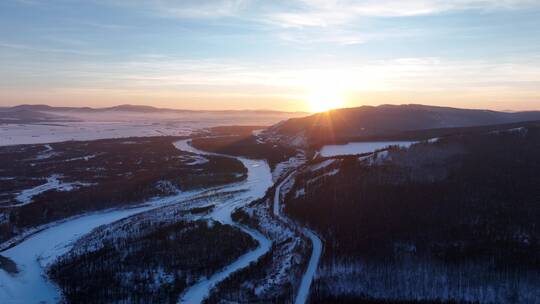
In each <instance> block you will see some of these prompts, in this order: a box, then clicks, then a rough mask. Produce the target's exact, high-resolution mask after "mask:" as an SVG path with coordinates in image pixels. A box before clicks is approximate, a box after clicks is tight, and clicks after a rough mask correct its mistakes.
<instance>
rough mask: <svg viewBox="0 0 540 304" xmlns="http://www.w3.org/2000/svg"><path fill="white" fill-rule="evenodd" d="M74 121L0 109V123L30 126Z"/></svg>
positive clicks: (41, 113)
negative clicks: (31, 124) (32, 124)
mask: <svg viewBox="0 0 540 304" xmlns="http://www.w3.org/2000/svg"><path fill="white" fill-rule="evenodd" d="M73 120H74V119H72V118H69V117H65V116H61V115H55V114H51V113H46V112H41V111H35V110H30V109H27V108H24V107H22V108H20V107H13V108H0V123H14V124H30V123H40V122H65V121H73Z"/></svg>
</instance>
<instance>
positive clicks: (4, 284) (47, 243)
mask: <svg viewBox="0 0 540 304" xmlns="http://www.w3.org/2000/svg"><path fill="white" fill-rule="evenodd" d="M174 145H175V147H176V148H177V149H179V150H182V151H186V152H191V153H195V154H199V155H218V154H213V153H208V152H205V151H201V150H198V149H196V148H194V147H193V146H191V145H190V143H189V140H182V141H178V142H175V143H174ZM223 156H226V155H223ZM229 157H230V156H229ZM235 158H236V159H238V160H239V161H241V162H242V163H243V164H244V166H245V167H246V168H247V170H248V173H247V178H246V179H245V180H244V181H242V182H239V183H235V184H232V185H227V186H224V187H220V188H219V189H218V190H216V191H217V192H223V193H225V192H232V191H237V194H236V195H234V196H233V198H231V199H224V200H223V201H217V202H216V203H215V205H214V206H215V207H214V209H213V210H212V211H211V212H210V213H209V214H208V215H207V216H206V217H205V218H206V219H208V220H213V221H218V222H221V223H223V224H227V225H232V226H235V227H237V228H239V229H240V230H242V231H243V232H245V233H247V234H249V235H250V236H251V237H252V238H254V239H255V240H257V242H258V243H259V245H258V247H257V248H256V249H254V250H251V251H249V252H247V253H245V254H244V255H242V256H240V257H239V258H238V259H237V260H236V261H234V262H233V263H231V264H230V265H228V266H226V267H225V268H223V269H221V270H220V271H219V272H217V273H215V274H213V275H212V276H210V277H208V278H203V279H201V280H200V281H199V282H197V283H196V284H195V285H193V286H191V287H190V288H188V290H187V291H186V292H184V293H183V294H182V295H181V296H180V298H179V299H178V302H179V303H201V302H203V301H204V299H206V298H207V297H208V295H209V294H210V291H211V290H212V288H213V287H215V286H216V285H217V284H219V283H220V282H222V281H223V280H225V279H226V278H227V277H228V276H229V275H231V274H232V273H234V272H236V271H238V270H240V269H243V268H245V267H248V266H249V265H250V264H251V263H252V262H254V261H257V260H258V259H259V258H260V257H261V256H262V255H264V254H265V253H266V252H268V250H270V247H271V245H272V242H271V241H270V240H269V239H268V238H266V237H265V236H264V235H262V234H261V233H260V232H258V231H256V230H253V229H250V228H248V227H245V226H243V225H240V224H237V223H235V222H234V221H232V219H231V214H232V213H233V212H234V211H235V210H236V209H237V208H240V207H242V206H245V205H246V204H248V203H250V202H252V201H253V200H255V199H259V198H262V197H263V196H264V195H265V193H266V191H267V190H268V189H269V188H270V187H271V186H272V185H273V182H272V174H271V171H270V168H269V166H268V164H267V163H266V161H262V160H251V159H246V158H242V157H235ZM285 182H286V180H285V181H283V182H281V183H280V184H279V185H278V186H277V187H276V195H275V198H274V213H275V214H276V215H277V216H279V217H280V218H282V219H283V220H285V221H289V222H290V220H289V219H288V218H286V217H285V216H283V215H281V213H280V206H279V204H280V191H281V187H282V186H283V184H284V183H285ZM206 191H208V189H203V190H200V191H193V192H186V193H181V194H178V195H175V196H170V197H165V198H158V199H154V200H151V201H149V202H148V203H146V204H144V205H140V206H137V207H135V208H130V209H120V210H107V211H102V212H96V213H93V214H88V215H83V216H79V217H75V218H72V219H68V220H65V221H63V222H60V223H57V224H55V225H53V226H51V227H48V228H46V229H44V230H42V231H40V232H37V233H35V234H33V235H31V236H30V237H28V238H26V239H25V240H23V241H22V242H20V243H18V244H17V245H15V246H13V247H11V248H9V249H7V250H5V251H3V252H2V255H3V256H5V257H7V258H10V259H11V260H13V262H15V263H16V264H17V266H18V268H19V273H17V274H14V275H12V274H8V273H7V272H5V271H3V270H0V303H21V304H22V303H57V302H59V301H60V299H61V294H60V291H59V289H58V288H57V287H56V286H55V285H54V284H53V283H52V282H51V281H49V280H48V279H47V276H46V274H45V271H44V269H45V266H46V265H48V264H50V263H51V262H53V261H54V260H55V259H57V258H58V257H60V256H61V255H63V254H65V253H67V252H68V251H69V250H70V249H71V248H72V244H73V243H74V241H76V240H77V239H79V238H80V237H81V236H83V235H85V234H87V233H89V232H90V231H92V230H93V229H94V228H97V227H99V226H101V225H107V224H110V223H113V222H115V221H118V220H121V219H123V218H126V217H128V216H131V215H135V214H137V213H141V212H145V211H149V210H151V209H154V208H158V207H161V206H164V205H167V204H173V203H178V202H179V201H182V200H187V199H190V198H193V197H195V196H197V195H200V194H201V193H203V192H206ZM218 200H219V199H218ZM300 229H301V230H302V232H303V233H304V234H305V235H306V236H307V237H308V238H309V239H310V240H311V242H312V243H313V252H312V254H311V257H310V261H309V264H308V268H307V270H306V272H305V274H304V275H303V277H302V282H301V285H300V289H299V290H298V293H297V296H296V300H295V303H305V302H306V300H307V297H308V295H309V288H310V285H311V282H312V281H313V278H314V276H315V271H316V268H317V265H318V262H319V259H320V256H321V251H322V243H321V240H320V239H319V238H318V237H317V236H316V234H314V233H313V232H312V231H310V230H309V229H307V228H300Z"/></svg>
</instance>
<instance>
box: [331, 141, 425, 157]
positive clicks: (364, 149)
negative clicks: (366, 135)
mask: <svg viewBox="0 0 540 304" xmlns="http://www.w3.org/2000/svg"><path fill="white" fill-rule="evenodd" d="M414 143H415V142H414V141H372V142H353V143H348V144H345V145H326V146H324V147H322V149H321V150H320V155H321V156H322V157H332V156H341V155H357V154H363V153H369V152H373V151H376V150H380V149H384V148H388V147H390V146H400V147H405V148H407V147H409V146H411V145H412V144H414Z"/></svg>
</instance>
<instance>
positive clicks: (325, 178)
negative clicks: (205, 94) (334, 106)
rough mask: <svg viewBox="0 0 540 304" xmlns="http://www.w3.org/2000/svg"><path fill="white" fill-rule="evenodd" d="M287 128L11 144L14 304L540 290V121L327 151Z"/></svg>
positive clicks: (7, 266)
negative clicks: (287, 133) (286, 132)
mask: <svg viewBox="0 0 540 304" xmlns="http://www.w3.org/2000/svg"><path fill="white" fill-rule="evenodd" d="M273 129H275V126H274V127H270V128H267V129H265V128H264V127H262V128H261V127H260V126H256V125H255V126H229V127H219V128H215V127H212V128H205V129H200V130H197V131H196V132H193V134H191V135H190V136H184V137H178V136H175V137H171V136H159V137H130V138H118V139H100V140H93V141H66V142H59V143H46V144H35V145H13V146H4V147H0V155H3V156H4V157H5V158H9V159H12V160H14V161H13V162H11V163H9V164H5V165H4V166H3V167H2V170H1V171H0V174H1V179H0V185H1V186H2V191H1V193H0V198H1V204H2V206H1V209H0V210H1V212H2V233H3V234H2V237H3V242H2V244H1V246H2V247H1V248H2V251H1V252H0V257H1V260H0V265H1V268H0V301H2V302H6V303H15V302H17V301H23V302H35V301H40V302H43V303H56V302H59V301H66V302H68V303H95V302H107V303H113V302H125V301H128V302H131V301H135V302H168V303H226V302H228V303H230V302H233V303H251V302H271V303H346V302H351V303H353V302H354V303H446V302H448V303H452V302H453V301H457V302H463V303H498V302H506V301H511V302H516V303H534V300H533V299H536V298H537V297H538V296H539V295H538V294H537V292H538V290H537V289H536V288H534V286H535V285H536V284H537V282H539V281H540V278H539V277H538V275H537V274H536V273H535V269H536V268H537V267H538V265H539V264H538V260H539V257H538V255H537V254H536V253H537V252H538V248H537V247H538V237H539V235H540V234H539V232H538V231H537V229H536V226H535V220H536V219H538V218H539V216H540V214H539V213H538V211H539V210H540V209H538V206H537V204H536V203H535V200H534V197H535V196H536V195H537V193H536V192H537V191H536V189H537V188H536V187H535V185H536V183H537V181H536V177H535V176H536V175H535V173H534V172H536V171H537V169H538V168H536V166H535V164H536V161H535V155H537V154H538V153H540V152H539V151H537V150H538V147H539V146H538V144H539V143H540V138H539V137H538V134H540V133H539V130H540V126H539V125H538V123H536V122H521V123H511V124H501V125H490V126H478V127H457V128H451V129H450V130H439V129H437V130H422V132H423V134H424V135H428V134H429V135H441V136H440V137H438V136H437V137H430V138H425V139H418V140H414V141H412V140H407V138H396V140H390V141H384V140H382V139H379V140H375V141H361V142H349V143H343V144H337V143H336V142H332V143H329V144H325V145H320V146H310V147H300V146H297V145H294V144H291V143H288V142H284V141H280V140H279V138H281V137H280V136H278V135H276V134H275V133H272V132H273V131H271V130H273ZM415 132H419V131H415ZM428 232H429V233H428ZM518 261H519V262H518ZM407 282H410V283H407ZM104 286H108V288H103V287H104ZM29 289H32V290H34V292H33V293H27V292H25V291H26V290H29ZM411 290H414V292H412V291H411ZM531 301H532V302H531Z"/></svg>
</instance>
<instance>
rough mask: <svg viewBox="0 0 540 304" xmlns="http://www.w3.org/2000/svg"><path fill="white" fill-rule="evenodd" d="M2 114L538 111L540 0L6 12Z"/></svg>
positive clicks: (66, 1) (32, 5)
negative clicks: (39, 107)
mask: <svg viewBox="0 0 540 304" xmlns="http://www.w3.org/2000/svg"><path fill="white" fill-rule="evenodd" d="M0 67H1V69H0V106H11V105H16V104H22V103H28V104H37V103H40V104H41V103H45V104H50V105H57V106H60V105H62V106H66V105H67V106H93V107H104V106H111V105H117V104H126V103H129V104H145V105H152V106H158V107H168V108H183V109H273V110H285V111H318V110H324V109H326V108H333V107H352V106H361V105H378V104H405V103H422V104H431V105H444V106H454V107H465V108H486V109H495V110H533V109H536V110H540V1H538V0H452V1H448V0H357V1H354V0H286V1H285V0H274V1H269V0H177V1H172V0H171V1H169V0H84V1H83V0H81V1H75V0H2V1H0Z"/></svg>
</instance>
